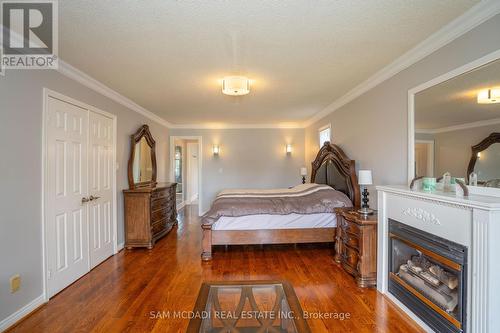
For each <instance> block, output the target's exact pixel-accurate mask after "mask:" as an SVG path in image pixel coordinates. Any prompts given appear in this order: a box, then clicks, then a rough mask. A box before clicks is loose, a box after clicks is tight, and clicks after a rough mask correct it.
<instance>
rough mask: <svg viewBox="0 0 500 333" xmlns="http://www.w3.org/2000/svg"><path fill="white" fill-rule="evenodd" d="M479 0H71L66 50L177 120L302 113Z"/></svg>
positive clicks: (243, 120) (263, 120)
mask: <svg viewBox="0 0 500 333" xmlns="http://www.w3.org/2000/svg"><path fill="white" fill-rule="evenodd" d="M477 2H479V1H478V0H440V1H435V0H419V1H401V0H377V1H372V0H359V1H352V0H336V1H310V0H296V1H259V0H253V1H243V0H232V1H215V0H213V1H203V2H202V1H165V0H149V1H147V2H146V1H141V0H120V1H118V0H114V1H111V0H107V1H103V0H99V1H98V0H65V1H60V2H59V12H60V14H59V17H60V21H59V27H60V28H59V34H60V37H59V54H60V57H61V58H62V59H63V60H64V61H66V62H67V63H69V64H71V65H73V66H74V67H76V68H78V69H80V70H81V71H83V72H85V73H87V74H89V75H90V76H92V77H94V78H95V79H97V80H99V81H100V82H102V83H104V84H105V85H107V86H109V87H110V88H112V89H114V90H116V91H117V92H119V93H120V94H122V95H124V96H126V97H128V98H129V99H131V100H133V101H134V102H136V103H137V104H139V105H140V106H142V107H144V108H146V109H147V110H149V111H151V112H153V113H155V114H157V115H158V116H160V117H162V118H164V119H165V120H167V121H169V122H171V123H173V124H214V123H238V124H270V123H272V124H278V123H280V124H287V123H288V124H293V123H297V122H303V121H305V120H307V119H309V118H310V117H311V116H313V115H314V114H316V113H318V112H319V111H321V110H323V109H324V108H325V107H327V106H328V105H329V104H331V103H332V102H333V101H335V100H336V99H338V98H339V97H341V96H342V95H344V94H345V93H346V92H348V91H349V90H351V89H352V88H354V87H355V86H356V85H358V84H360V83H361V82H363V81H364V80H366V79H367V78H369V77H370V76H371V75H372V74H374V73H375V72H376V71H378V70H380V69H381V68H383V67H384V66H386V65H388V64H389V63H391V62H392V61H393V60H395V59H396V58H397V57H398V56H401V55H402V54H404V53H405V52H406V51H408V50H410V49H411V48H412V47H414V46H415V45H416V44H418V43H419V42H421V41H423V40H424V39H425V38H427V37H429V36H430V35H432V34H433V33H434V32H436V31H437V30H439V28H441V27H442V26H444V25H445V24H446V23H448V22H450V21H451V20H453V19H454V18H456V17H458V16H460V15H461V14H462V13H464V12H465V11H467V10H468V9H469V8H470V7H472V6H473V5H474V4H476V3H477ZM145 3H147V5H145ZM232 74H239V75H246V76H248V77H249V78H251V79H252V80H253V81H252V84H251V92H250V94H249V95H246V96H240V97H234V96H225V95H223V94H222V93H221V89H220V81H219V80H220V78H221V77H223V76H225V75H232Z"/></svg>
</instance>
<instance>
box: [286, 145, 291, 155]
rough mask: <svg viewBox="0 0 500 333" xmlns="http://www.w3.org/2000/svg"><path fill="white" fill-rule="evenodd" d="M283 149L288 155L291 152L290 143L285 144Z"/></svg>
mask: <svg viewBox="0 0 500 333" xmlns="http://www.w3.org/2000/svg"><path fill="white" fill-rule="evenodd" d="M285 151H286V154H287V155H290V154H291V153H292V145H291V144H287V145H286V147H285Z"/></svg>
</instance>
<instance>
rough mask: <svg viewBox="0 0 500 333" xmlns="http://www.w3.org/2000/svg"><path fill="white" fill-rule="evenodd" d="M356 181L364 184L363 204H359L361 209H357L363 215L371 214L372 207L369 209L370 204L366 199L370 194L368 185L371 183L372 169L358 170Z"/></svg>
mask: <svg viewBox="0 0 500 333" xmlns="http://www.w3.org/2000/svg"><path fill="white" fill-rule="evenodd" d="M358 183H359V185H362V186H364V190H363V193H362V194H363V200H362V201H363V205H362V206H361V209H359V210H358V212H359V213H360V214H363V215H371V214H373V209H370V205H369V204H368V202H369V201H370V199H368V196H369V195H370V192H368V188H367V186H368V185H373V177H372V171H371V170H359V177H358Z"/></svg>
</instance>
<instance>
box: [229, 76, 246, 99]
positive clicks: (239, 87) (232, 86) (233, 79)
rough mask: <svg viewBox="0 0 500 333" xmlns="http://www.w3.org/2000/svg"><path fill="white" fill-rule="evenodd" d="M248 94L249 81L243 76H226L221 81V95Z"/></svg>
mask: <svg viewBox="0 0 500 333" xmlns="http://www.w3.org/2000/svg"><path fill="white" fill-rule="evenodd" d="M249 92H250V80H249V79H248V78H247V77H244V76H226V77H224V78H223V79H222V93H223V94H226V95H231V96H242V95H246V94H248V93H249Z"/></svg>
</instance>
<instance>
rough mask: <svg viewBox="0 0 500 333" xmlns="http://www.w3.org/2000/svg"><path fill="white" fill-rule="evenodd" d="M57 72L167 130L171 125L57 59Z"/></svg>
mask: <svg viewBox="0 0 500 333" xmlns="http://www.w3.org/2000/svg"><path fill="white" fill-rule="evenodd" d="M57 71H58V72H59V73H61V74H63V75H65V76H67V77H68V78H70V79H72V80H75V81H77V82H78V83H80V84H82V85H84V86H86V87H87V88H90V89H92V90H94V91H95V92H97V93H99V94H101V95H103V96H106V97H108V98H110V99H112V100H113V101H115V102H117V103H120V104H121V105H123V106H125V107H127V108H128V109H130V110H132V111H135V112H137V113H139V114H141V115H143V116H144V117H146V118H149V119H150V120H152V121H155V122H157V123H158V124H160V125H163V126H165V127H167V128H169V127H171V126H172V124H170V123H169V122H168V121H166V120H165V119H163V118H161V117H159V116H157V115H156V114H154V113H153V112H151V111H149V110H146V109H145V108H143V107H142V106H140V105H139V104H137V103H135V102H133V101H132V100H130V99H129V98H127V97H125V96H123V95H122V94H120V93H118V92H117V91H115V90H113V89H111V88H110V87H108V86H106V85H105V84H103V83H101V82H99V81H97V80H96V79H94V78H93V77H91V76H90V75H88V74H86V73H84V72H82V71H81V70H79V69H77V68H75V67H73V66H71V65H70V64H68V63H67V62H65V61H63V60H62V59H60V58H59V68H58V69H57Z"/></svg>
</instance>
